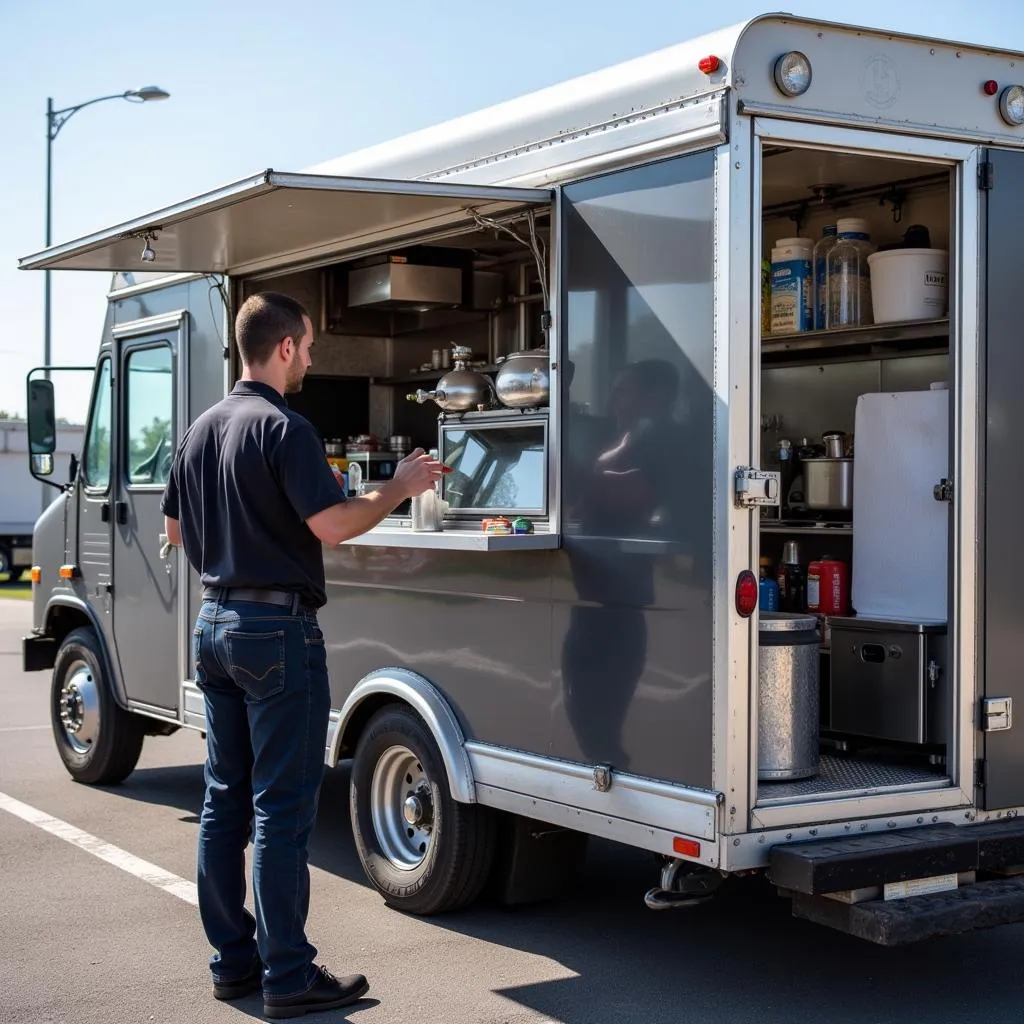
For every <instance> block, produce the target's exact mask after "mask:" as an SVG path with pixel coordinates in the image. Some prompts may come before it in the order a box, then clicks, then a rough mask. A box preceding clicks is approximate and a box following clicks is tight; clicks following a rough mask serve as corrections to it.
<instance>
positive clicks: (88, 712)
mask: <svg viewBox="0 0 1024 1024" xmlns="http://www.w3.org/2000/svg"><path fill="white" fill-rule="evenodd" d="M50 721H51V724H52V726H53V738H54V740H55V741H56V744H57V752H58V753H59V754H60V759H61V760H62V761H63V762H64V767H65V768H67V770H68V774H69V775H70V776H71V777H72V778H73V779H74V780H75V781H76V782H83V783H86V784H88V785H93V786H98V785H110V784H111V783H115V782H122V781H123V780H124V779H126V778H127V777H128V776H129V775H130V774H131V773H132V771H133V770H134V768H135V765H136V764H137V763H138V760H139V755H140V754H141V753H142V741H143V739H144V737H145V728H144V725H143V722H142V721H141V719H139V718H137V717H136V716H134V715H132V714H131V713H130V712H127V711H125V710H124V709H123V708H121V707H118V705H117V702H116V701H115V700H114V695H113V693H112V692H111V687H110V681H109V680H108V679H107V678H106V676H105V674H104V672H103V655H102V653H101V650H100V645H99V640H98V639H97V637H96V634H95V633H94V632H93V630H91V629H75V630H72V631H71V632H70V633H68V635H67V636H66V637H65V638H64V642H63V643H62V644H61V646H60V650H59V651H58V652H57V659H56V661H55V663H54V666H53V681H52V683H51V685H50Z"/></svg>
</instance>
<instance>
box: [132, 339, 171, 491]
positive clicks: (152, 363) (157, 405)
mask: <svg viewBox="0 0 1024 1024" xmlns="http://www.w3.org/2000/svg"><path fill="white" fill-rule="evenodd" d="M125 370H126V373H125V382H126V388H125V425H126V430H125V441H124V444H125V462H124V464H125V466H126V467H127V474H128V482H129V483H130V484H165V483H167V475H168V473H169V472H170V468H171V458H172V456H173V455H174V419H173V418H174V376H173V367H172V362H171V350H170V349H169V348H168V347H167V346H166V345H161V346H160V347H159V348H144V349H136V350H135V351H133V352H130V353H129V354H128V358H127V360H126V361H125Z"/></svg>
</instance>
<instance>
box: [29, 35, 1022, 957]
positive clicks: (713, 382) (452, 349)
mask: <svg viewBox="0 0 1024 1024" xmlns="http://www.w3.org/2000/svg"><path fill="white" fill-rule="evenodd" d="M1022 232H1024V54H1020V53H1011V52H1006V51H1002V50H998V49H985V48H981V47H976V46H966V45H960V44H956V43H952V42H948V41H941V40H933V39H925V38H917V37H910V36H902V35H897V34H893V33H891V32H884V31H875V30H868V29H860V28H852V27H849V26H845V25H835V24H828V23H824V22H816V21H808V20H803V19H799V18H793V17H789V16H783V15H772V16H766V17H762V18H758V19H755V20H753V21H751V22H749V23H747V24H744V25H742V26H738V27H736V28H732V29H728V30H724V31H721V32H718V33H715V34H711V35H708V36H705V37H703V38H700V39H697V40H695V41H691V42H687V43H684V44H681V45H677V46H673V47H670V48H668V49H665V50H662V51H660V52H657V53H654V54H651V55H649V56H645V57H642V58H640V59H637V60H633V61H630V62H627V63H624V64H622V65H619V66H617V67H613V68H610V69H608V70H604V71H599V72H597V73H595V74H591V75H587V76H585V77H583V78H580V79H576V80H574V81H570V82H567V83H565V84H562V85H557V86H555V87H552V88H549V89H545V90H543V91H541V92H538V93H535V94H532V95H528V96H525V97H522V98H520V99H516V100H513V101H511V102H508V103H504V104H501V105H499V106H497V107H494V108H492V109H489V110H485V111H483V112H481V113H478V114H473V115H470V116H467V117H462V118H459V119H457V120H455V121H452V122H449V123H447V124H443V125H441V126H439V127H436V128H432V129H429V130H426V131H421V132H417V133H415V134H412V135H409V136H406V137H403V138H399V139H396V140H394V141H391V142H387V143H384V144H383V145H379V146H376V147H373V148H370V149H367V150H364V151H361V152H357V153H354V154H352V155H349V156H346V157H342V158H340V159H337V160H332V161H329V162H328V163H326V164H324V165H322V166H319V167H315V168H312V169H310V170H308V171H304V172H301V173H283V172H279V171H274V170H268V171H266V172H264V173H261V174H257V175H255V176H253V177H251V178H248V179H245V180H242V181H238V182H235V183H233V184H230V185H228V186H226V187H222V188H217V189H213V190H212V191H209V192H207V193H205V194H203V195H200V196H197V197H196V198H193V199H188V200H185V201H183V202H181V203H178V204H176V205H174V206H170V207H168V208H166V209H162V210H158V211H156V212H154V213H151V214H148V215H146V216H141V217H138V218H136V219H134V220H131V221H128V222H126V223H123V224H118V225H115V226H113V227H110V228H107V229H105V230H102V231H97V232H96V233H94V234H91V235H89V236H88V237H85V238H81V239H78V240H76V241H71V242H68V243H65V244H61V245H57V246H54V247H52V248H50V249H48V250H46V251H45V252H41V253H39V254H37V255H33V256H29V257H27V258H25V259H23V260H22V261H21V266H22V267H23V268H29V269H38V268H51V269H67V270H103V271H109V272H111V273H112V274H113V285H112V288H111V290H110V296H109V307H108V311H107V316H106V323H105V325H104V329H103V334H102V339H101V341H100V348H99V355H98V358H97V361H96V363H95V368H94V370H92V372H94V374H95V378H94V381H95V382H94V387H93V395H92V404H91V410H90V414H89V421H88V428H87V432H86V437H85V441H84V447H83V450H82V453H81V456H80V458H79V459H78V460H76V463H75V465H74V466H73V471H72V474H71V479H70V481H67V482H65V481H64V479H63V477H60V478H56V479H55V476H54V474H53V463H52V459H51V458H50V449H49V447H48V437H47V434H48V431H47V424H48V423H52V418H53V402H54V390H53V389H54V385H53V382H52V379H51V378H48V377H47V375H46V374H44V373H43V371H42V369H40V370H38V371H34V372H33V374H32V375H30V378H29V382H28V391H29V409H30V417H31V418H32V421H33V423H34V424H35V425H36V428H37V429H35V431H34V433H33V437H32V453H33V454H32V456H31V458H32V464H33V467H34V471H35V472H36V473H37V474H39V475H40V476H41V477H43V478H46V479H49V480H51V482H54V483H55V484H58V485H59V486H60V488H61V489H60V493H59V495H58V496H57V497H56V498H55V500H54V502H53V504H52V505H51V506H50V507H49V508H48V509H47V511H46V512H45V513H44V514H43V515H42V517H41V518H40V520H39V522H38V524H37V526H36V529H35V535H34V563H35V564H34V578H35V587H34V627H33V630H32V633H31V635H30V636H28V637H26V639H25V642H24V663H25V667H26V669H27V670H30V671H35V670H39V671H42V670H47V671H51V672H52V684H51V687H52V690H51V692H52V698H51V712H52V718H53V729H54V735H55V739H56V744H57V748H58V751H59V753H60V755H61V757H62V759H63V761H64V763H65V765H66V766H67V769H68V771H69V772H70V774H71V775H72V776H73V777H74V778H76V779H78V780H79V781H81V782H85V783H109V782H113V781H117V780H119V779H122V778H124V777H125V776H126V775H127V774H128V773H129V772H131V770H132V769H133V767H134V765H135V763H136V760H137V758H138V756H139V751H140V747H141V744H142V742H143V737H144V736H148V735H166V734H169V733H171V732H174V731H175V730H177V729H179V728H190V729H195V730H199V731H202V729H203V727H204V706H203V695H202V693H201V692H200V691H199V690H198V689H197V687H196V686H195V685H194V682H193V679H192V655H191V649H190V647H191V637H192V622H193V619H194V616H195V614H196V611H197V607H198V602H199V585H198V581H197V579H196V578H195V575H194V574H193V573H192V572H191V570H190V569H189V567H188V565H187V564H186V562H185V560H184V556H183V554H182V552H181V551H180V550H177V549H175V548H173V547H170V546H169V545H167V543H166V539H165V538H164V537H163V536H162V535H161V534H162V518H161V515H160V511H159V502H160V497H161V493H162V491H163V486H164V481H165V479H166V475H167V469H168V465H169V460H170V457H171V454H172V452H173V451H174V448H175V445H176V444H177V443H178V441H179V439H180V437H181V436H182V433H183V431H184V430H185V428H186V426H187V424H188V423H189V422H191V421H192V420H193V419H194V418H195V417H196V416H197V415H198V414H199V413H200V412H201V411H202V410H204V409H205V408H207V407H209V406H210V405H211V404H213V403H214V402H216V401H218V400H219V399H220V398H221V397H222V396H223V395H224V394H225V392H226V390H227V389H229V388H230V387H231V385H232V384H233V381H234V380H235V378H236V376H237V374H238V369H239V367H238V362H237V355H236V352H235V351H234V349H233V346H232V343H231V342H232V339H231V324H232V313H231V311H232V310H233V309H235V308H237V305H238V304H239V302H240V301H241V300H243V299H244V298H245V296H247V295H248V294H251V293H252V292H254V291H257V290H261V289H275V290H279V291H283V292H286V293H288V294H291V295H293V296H295V297H296V298H298V299H299V300H301V301H302V302H303V303H304V304H305V305H306V306H307V308H309V309H310V310H311V312H312V314H313V319H314V323H315V324H316V326H317V330H318V337H319V341H318V344H317V348H316V353H315V356H314V365H313V368H312V371H311V373H310V376H309V377H308V378H307V380H306V384H305V387H304V388H303V390H302V392H301V393H299V394H297V395H295V396H292V398H291V399H290V401H291V402H292V404H293V406H294V407H295V408H297V409H298V410H299V411H301V412H303V413H304V414H305V415H306V416H307V417H308V418H309V419H310V420H311V421H312V423H313V424H314V425H315V426H316V427H317V429H318V430H319V432H320V433H321V435H322V437H323V439H324V444H325V458H331V459H333V460H334V461H335V462H336V464H337V466H338V470H339V472H341V473H343V474H345V475H346V478H347V480H348V484H349V486H350V487H351V488H353V489H355V478H356V475H357V472H356V471H355V470H354V469H353V467H354V466H356V465H358V466H359V472H358V475H360V476H361V477H362V482H361V483H360V484H359V485H358V486H359V487H360V488H362V489H365V488H368V487H369V488H372V487H373V486H374V484H375V483H377V482H378V481H380V480H382V479H386V478H387V477H388V476H389V474H390V473H391V472H393V468H394V463H395V459H396V458H397V457H399V456H400V454H401V453H402V452H403V451H406V450H408V449H409V447H410V446H416V445H421V446H423V447H424V448H428V449H432V448H436V449H437V450H438V452H439V454H440V456H441V458H442V459H444V460H445V462H446V463H447V464H448V466H449V467H450V468H451V470H452V472H451V473H449V474H448V475H447V476H446V477H445V478H444V481H443V484H442V493H441V494H440V496H439V497H440V498H441V499H443V501H445V502H447V508H446V507H445V506H444V505H443V504H442V505H440V506H438V507H437V508H438V509H440V511H443V512H444V516H443V519H442V520H441V521H440V523H438V522H437V517H436V515H434V514H430V513H432V512H437V509H434V510H427V513H428V514H427V515H426V516H425V519H426V521H425V522H420V523H418V524H417V526H419V527H420V528H418V529H414V528H413V523H412V519H411V511H412V510H410V509H409V508H399V509H398V510H397V512H396V514H395V515H394V516H393V517H391V518H389V519H388V520H387V521H385V522H384V523H382V524H381V525H380V526H379V527H378V528H376V529H374V530H372V531H370V532H369V533H367V534H365V535H364V536H361V537H358V538H356V539H354V540H352V541H350V542H347V543H344V544H341V545H339V546H336V547H332V548H329V549H327V550H325V552H324V557H325V562H326V570H327V580H328V591H329V600H328V603H327V606H326V607H325V608H324V609H323V611H322V615H321V624H322V628H323V631H324V635H325V637H326V642H327V648H328V661H329V666H330V673H331V681H332V696H333V711H332V713H331V720H330V730H329V739H328V744H327V748H326V750H325V752H324V753H325V760H326V763H327V764H328V765H331V766H334V765H336V764H338V763H339V762H340V761H342V760H349V759H351V760H352V785H351V806H350V808H349V811H350V814H351V819H352V826H353V831H354V835H355V842H356V846H357V849H358V852H359V856H360V858H361V861H362V864H363V866H364V868H365V870H366V873H367V875H368V877H369V878H370V880H371V881H372V883H373V884H374V885H375V886H376V887H377V889H378V890H379V891H380V892H381V894H382V895H383V896H384V898H385V899H386V900H387V901H388V902H389V903H390V904H392V905H393V906H395V907H397V908H400V909H403V910H407V911H410V912H414V913H423V914H429V913H436V912H440V911H443V910H447V909H451V908H454V907H459V906H464V905H466V904H468V903H469V902H471V901H472V900H473V899H474V898H476V897H477V896H479V895H480V894H481V893H482V892H484V890H485V887H488V886H490V887H491V888H490V890H489V891H492V892H497V893H498V894H500V896H501V897H503V898H504V899H506V900H508V901H525V900H529V899H534V898H541V897H544V896H547V895H550V894H552V893H553V892H555V891H557V888H558V886H559V885H560V884H561V883H562V882H563V881H564V880H566V879H567V878H569V877H571V876H572V873H573V872H574V871H576V870H577V869H578V865H579V858H580V856H581V854H582V852H583V847H584V844H585V841H586V837H587V836H591V835H592V836H601V837H605V838H607V839H611V840H614V841H617V842H620V843H624V844H627V845H629V846H633V847H638V848H642V849H645V850H649V851H651V852H652V853H653V854H654V855H655V856H656V860H655V863H654V865H653V866H652V879H651V883H652V884H651V889H650V890H649V891H648V892H647V893H646V895H645V899H646V901H647V903H648V905H649V906H651V907H652V908H665V907H675V906H691V905H693V904H695V903H697V902H698V901H703V900H707V899H713V894H714V892H715V890H716V889H717V888H718V887H719V886H720V884H721V883H722V882H723V881H724V880H726V879H728V878H729V877H730V876H735V875H740V874H750V873H758V872H760V873H764V874H765V875H766V876H767V878H768V879H769V880H770V882H771V884H773V885H775V886H776V887H777V888H778V889H779V891H780V892H782V893H783V894H784V895H786V896H787V897H789V898H791V900H792V907H793V912H794V913H795V914H796V915H798V916H800V917H803V918H806V919H810V920H813V921H816V922H819V923H822V924H825V925H828V926H831V927H834V928H838V929H841V930H844V931H847V932H850V933H852V934H855V935H858V936H861V937H863V938H865V939H867V940H870V941H873V942H876V943H880V944H890V945H892V944H899V943H904V942H909V941H912V940H915V939H919V938H923V937H927V936H935V935H941V934H949V933H952V932H958V931H966V930H969V929H972V928H977V927H982V926H989V925H994V924H1000V923H1006V922H1010V921H1017V920H1020V919H1022V918H1024V877H1022V870H1024V869H1022V865H1024V825H1022V824H1021V823H1019V822H1018V820H1017V816H1018V812H1019V810H1020V808H1021V807H1024V740H1022V742H1021V743H1020V744H1018V743H1017V741H1016V738H1015V737H1016V736H1018V735H1021V731H1020V729H1021V727H1020V726H1019V725H1018V724H1017V723H1016V722H1015V721H1014V704H1015V703H1016V700H1017V697H1018V696H1021V697H1022V698H1024V677H1022V675H1021V673H1020V670H1019V657H1020V648H1019V646H1018V645H1019V644H1020V643H1021V636H1020V631H1019V628H1018V623H1017V618H1016V613H1015V612H1014V608H1015V607H1016V597H1015V595H1019V593H1020V591H1019V585H1020V580H1021V579H1024V547H1022V546H1021V544H1020V530H1019V521H1018V519H1017V516H1018V515H1019V514H1020V507H1021V503H1022V499H1024V446H1022V444H1021V435H1020V429H1019V424H1018V425H1017V426H1014V424H1017V423H1018V421H1017V416H1018V415H1020V411H1021V404H1020V395H1021V384H1022V381H1024V345H1022V344H1021V341H1020V337H1019V310H1018V307H1017V300H1018V293H1019V292H1020V290H1021V285H1020V276H1021V275H1020V267H1021V260H1020V238H1021V236H1022ZM456 364H457V365H456ZM1015 410H1016V411H1015ZM50 433H52V431H50ZM297 525H298V524H297ZM438 525H440V529H435V528H433V527H437V526H438ZM778 583H781V589H779V588H778ZM777 602H779V603H781V606H778V605H777ZM1018 690H1020V691H1021V693H1020V694H1018ZM1017 712H1018V716H1019V714H1020V706H1019V705H1018V707H1017ZM1015 728H1016V730H1017V731H1014V729H1015ZM321 813H323V814H340V813H342V809H341V808H338V807H328V806H324V807H322V809H321ZM639 895H640V894H638V896H639Z"/></svg>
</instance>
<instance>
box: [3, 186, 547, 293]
mask: <svg viewBox="0 0 1024 1024" xmlns="http://www.w3.org/2000/svg"><path fill="white" fill-rule="evenodd" d="M551 199H552V193H551V192H549V191H548V190H546V189H525V188H501V187H497V186H491V185H486V186H484V185H464V184H463V185H450V184H443V185H442V184H436V183H432V182H424V181H402V180H389V179H384V178H343V177H335V176H332V175H318V174H287V173H281V172H278V171H273V170H268V171H264V172H263V173H262V174H259V175H256V176H255V177H252V178H246V179H244V180H243V181H238V182H235V183H234V184H232V185H227V186H225V187H223V188H220V189H216V190H215V191H213V192H207V193H206V194H204V195H201V196H197V197H196V198H194V199H190V200H187V201H186V202H183V203H178V204H177V205H175V206H169V207H167V208H166V209H163V210H157V211H155V212H154V213H151V214H147V215H146V216H144V217H137V218H135V219H134V220H131V221H128V222H126V223H124V224H119V225H117V226H115V227H112V228H108V229H106V230H103V231H98V232H96V233H95V234H91V235H87V236H86V237H84V238H80V239H77V240H76V241H73V242H67V243H64V244H62V245H57V246H54V247H52V248H50V249H47V250H45V251H44V252H40V253H36V254H35V255H33V256H28V257H26V258H24V259H22V260H20V261H19V266H20V268H21V269H23V270H43V269H48V270H109V271H117V270H135V271H140V270H146V271H152V270H156V271H167V272H176V271H191V272H196V273H217V274H232V275H237V274H250V273H255V272H258V271H261V270H265V269H268V268H271V267H275V268H276V267H284V266H287V265H289V264H294V263H298V262H300V261H301V262H303V263H306V262H311V261H315V260H316V259H318V258H319V257H326V256H328V255H331V254H335V253H339V252H346V253H351V252H368V251H372V250H374V249H377V248H380V247H384V246H388V245H392V244H395V243H398V242H402V243H408V242H411V241H415V240H416V239H419V238H425V237H427V236H430V235H434V234H437V233H439V232H456V231H459V230H460V229H462V228H464V227H469V226H472V224H473V223H474V221H473V213H474V212H477V213H480V214H482V215H484V216H488V217H500V216H502V215H503V214H506V213H512V212H514V211H516V210H517V209H523V208H524V207H530V206H540V205H547V204H548V203H550V202H551ZM147 247H148V249H147ZM144 249H147V256H148V255H152V257H153V258H152V259H151V260H143V258H142V253H143V250H144Z"/></svg>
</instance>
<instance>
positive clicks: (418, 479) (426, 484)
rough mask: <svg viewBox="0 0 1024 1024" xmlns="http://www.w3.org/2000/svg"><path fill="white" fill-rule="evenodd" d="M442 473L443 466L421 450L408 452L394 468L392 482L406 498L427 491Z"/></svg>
mask: <svg viewBox="0 0 1024 1024" xmlns="http://www.w3.org/2000/svg"><path fill="white" fill-rule="evenodd" d="M443 472H444V466H443V465H442V464H441V463H440V462H438V461H437V460H436V459H432V458H431V457H430V456H429V455H427V454H426V453H425V452H424V451H423V449H422V448H417V449H416V450H415V451H412V452H410V453H409V454H408V455H406V457H405V458H404V459H402V461H401V462H399V464H398V465H397V466H396V467H395V476H394V482H395V483H396V484H397V485H398V486H399V487H401V488H402V493H403V494H404V495H405V497H407V498H415V497H416V495H418V494H423V492H424V491H429V490H430V488H431V487H433V486H434V484H435V483H436V482H437V480H438V479H439V478H440V477H441V474H442V473H443Z"/></svg>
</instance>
